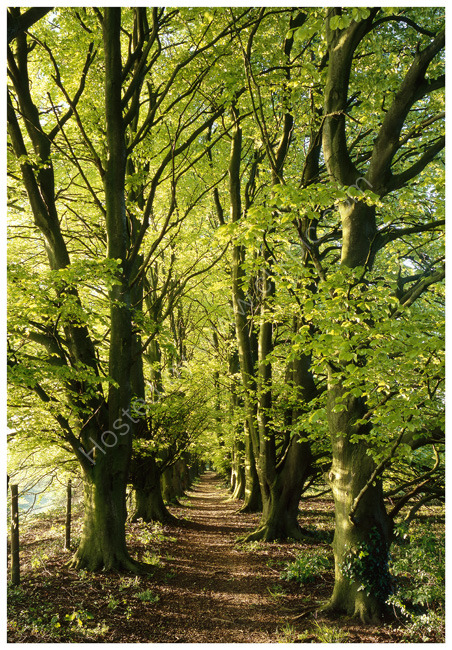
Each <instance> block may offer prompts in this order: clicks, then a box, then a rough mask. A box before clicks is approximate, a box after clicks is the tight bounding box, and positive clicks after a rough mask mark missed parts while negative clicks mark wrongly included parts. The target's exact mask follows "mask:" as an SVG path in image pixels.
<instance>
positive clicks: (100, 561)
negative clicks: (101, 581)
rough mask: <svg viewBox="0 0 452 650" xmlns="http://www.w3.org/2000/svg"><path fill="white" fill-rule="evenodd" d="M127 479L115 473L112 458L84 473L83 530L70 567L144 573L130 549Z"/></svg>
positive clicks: (119, 473)
mask: <svg viewBox="0 0 452 650" xmlns="http://www.w3.org/2000/svg"><path fill="white" fill-rule="evenodd" d="M111 451H113V450H107V453H109V452H111ZM126 478H127V477H126V473H124V471H122V470H121V469H119V470H117V471H116V472H115V471H113V469H112V463H111V462H109V461H108V456H106V457H105V460H104V459H102V460H100V459H99V460H98V461H97V462H96V464H95V465H94V467H93V468H92V470H91V471H88V472H86V471H85V472H84V473H83V490H84V504H83V506H84V511H83V513H84V514H83V530H82V537H81V540H80V544H79V547H78V549H77V551H76V552H75V555H74V557H73V558H72V560H71V561H70V562H69V566H70V567H72V568H75V569H88V570H89V571H98V570H100V569H103V570H106V571H109V570H119V571H132V572H134V573H139V572H141V570H142V567H140V565H139V564H138V563H137V562H135V561H134V560H132V558H131V557H130V556H129V554H128V551H127V548H126V537H125V521H126V514H127V512H126Z"/></svg>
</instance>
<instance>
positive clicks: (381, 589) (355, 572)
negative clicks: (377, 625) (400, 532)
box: [340, 526, 392, 601]
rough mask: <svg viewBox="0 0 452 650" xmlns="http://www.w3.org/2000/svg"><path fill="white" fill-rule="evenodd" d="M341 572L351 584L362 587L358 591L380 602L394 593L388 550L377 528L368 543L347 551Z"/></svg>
mask: <svg viewBox="0 0 452 650" xmlns="http://www.w3.org/2000/svg"><path fill="white" fill-rule="evenodd" d="M340 570H341V573H342V575H343V576H345V577H346V578H348V579H349V580H350V582H355V583H358V584H359V585H360V586H359V587H358V591H365V592H366V594H367V595H368V596H370V595H371V594H372V595H373V596H375V597H376V598H377V599H378V600H383V601H384V600H386V599H387V597H388V595H389V594H390V593H391V591H392V581H391V575H390V573H389V555H388V548H387V545H386V542H385V540H384V539H383V537H382V535H381V533H380V532H379V531H378V529H377V528H376V527H375V526H374V527H373V528H372V529H371V531H370V533H369V537H368V540H367V541H366V542H359V543H358V544H356V545H355V546H354V548H351V549H349V550H348V551H347V553H346V554H345V556H344V560H343V562H342V564H341V565H340Z"/></svg>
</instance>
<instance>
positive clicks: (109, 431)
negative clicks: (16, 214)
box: [8, 8, 247, 570]
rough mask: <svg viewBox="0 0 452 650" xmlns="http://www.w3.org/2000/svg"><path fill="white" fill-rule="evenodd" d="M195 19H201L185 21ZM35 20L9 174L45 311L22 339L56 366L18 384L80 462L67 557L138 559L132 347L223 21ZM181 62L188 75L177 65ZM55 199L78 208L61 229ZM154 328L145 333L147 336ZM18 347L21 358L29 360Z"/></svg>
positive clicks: (25, 45) (87, 15)
mask: <svg viewBox="0 0 452 650" xmlns="http://www.w3.org/2000/svg"><path fill="white" fill-rule="evenodd" d="M246 14H247V11H246V10H245V11H244V12H243V16H246ZM9 16H10V19H11V20H12V21H13V23H12V24H14V25H17V24H22V25H25V23H26V21H25V19H22V18H21V13H20V9H11V10H10V12H9ZM198 16H203V20H201V22H200V23H198V24H197V25H195V23H196V21H197V18H198ZM215 27H216V25H215ZM236 28H237V24H234V29H236ZM40 29H41V31H40ZM40 29H38V28H36V32H34V33H33V34H32V35H30V36H29V35H28V34H27V33H26V32H25V31H21V30H16V32H15V33H17V36H16V38H15V39H14V40H13V42H12V44H11V47H10V49H9V50H8V75H9V80H10V84H11V85H10V89H9V95H8V131H9V137H10V143H11V152H12V153H13V155H14V156H15V159H16V161H17V163H16V169H17V172H16V171H15V172H14V174H15V175H16V179H18V178H20V179H21V183H22V184H23V187H24V188H25V191H26V194H27V200H28V202H29V205H30V208H31V212H32V215H33V219H34V224H35V226H36V228H37V229H38V230H39V232H40V233H41V235H42V238H43V241H44V246H45V251H46V255H47V263H48V265H49V268H50V271H51V272H50V275H49V276H48V277H49V283H50V286H51V291H52V293H53V295H54V298H53V302H54V307H55V308H54V310H53V313H52V314H50V315H49V314H45V313H43V314H41V317H40V319H39V322H38V323H34V324H33V327H32V329H33V332H32V333H30V334H28V328H26V330H24V329H23V328H18V329H16V335H17V336H18V338H19V341H23V338H24V336H25V337H26V338H28V339H29V340H31V341H33V343H34V344H35V345H38V346H39V345H40V346H42V348H41V354H42V350H44V351H46V353H47V355H49V357H52V364H53V365H54V366H55V367H56V366H58V367H59V375H56V374H55V375H54V376H53V378H52V381H51V382H50V383H49V385H48V386H46V387H44V386H43V385H41V383H40V381H39V379H38V378H36V376H34V377H29V378H28V380H27V381H26V382H25V384H26V385H27V386H28V387H29V388H30V389H32V390H34V391H35V392H36V393H37V394H38V395H39V397H40V398H41V399H42V400H44V401H45V402H46V403H47V404H49V406H51V407H52V412H53V413H54V415H55V417H56V420H57V422H58V424H59V425H60V427H61V432H62V433H61V435H62V437H63V439H64V441H65V442H66V443H68V444H69V445H70V446H71V448H72V449H73V452H74V453H75V454H76V456H77V458H78V460H79V462H80V465H81V468H82V474H83V478H84V484H85V510H84V512H85V521H84V528H83V535H82V540H81V543H80V546H79V548H78V550H77V552H76V555H75V557H74V560H73V565H74V566H76V567H87V568H89V569H99V568H107V569H111V568H118V569H124V568H125V569H132V570H135V569H136V567H135V563H133V562H132V561H131V560H130V558H129V556H128V553H127V549H126V546H125V535H124V523H125V518H126V508H125V487H126V483H127V477H128V468H129V462H130V454H131V448H132V438H133V437H134V436H135V435H136V427H137V424H138V422H139V421H140V420H142V419H143V417H144V412H143V410H141V411H140V410H139V408H138V410H135V411H134V410H133V400H134V399H135V401H136V404H137V406H138V407H139V406H140V404H141V403H140V401H137V400H141V399H142V393H141V392H140V391H142V383H143V382H141V380H140V378H139V376H140V373H141V372H142V369H141V368H140V356H141V355H142V354H143V352H144V351H145V349H146V341H142V340H141V332H140V327H139V323H140V319H139V313H140V307H141V297H140V296H141V295H142V284H143V279H144V277H145V276H146V273H147V271H148V269H149V266H150V265H151V264H152V262H153V260H154V257H155V255H156V252H157V250H158V248H159V246H166V245H167V241H166V240H165V237H167V235H168V233H170V234H172V232H171V231H172V230H173V229H174V228H177V227H178V225H179V224H180V222H181V220H183V217H182V216H181V215H178V204H177V201H176V195H175V190H176V186H177V183H178V181H179V180H180V178H181V177H182V175H183V174H184V172H186V171H187V169H190V166H191V164H192V162H191V159H190V157H189V156H188V154H189V152H190V155H192V156H194V159H196V157H199V156H200V155H202V154H203V153H205V150H206V148H205V146H203V148H202V151H200V150H199V149H198V150H197V151H196V147H195V145H199V142H200V141H199V138H200V135H201V134H202V133H203V132H204V131H206V129H207V128H208V127H209V125H210V124H212V121H213V120H214V119H215V118H216V117H218V116H219V115H220V114H221V112H222V108H221V107H220V108H218V107H217V109H216V110H215V111H213V112H210V111H209V109H210V106H209V107H208V109H207V110H206V107H205V106H204V105H203V103H202V102H196V101H194V95H195V93H196V91H197V88H198V87H199V84H200V82H201V81H202V80H203V79H204V78H205V77H206V75H208V73H209V71H210V70H211V68H212V65H213V63H214V61H215V60H216V58H217V57H218V56H219V52H221V49H222V39H223V41H224V42H226V43H227V40H228V37H229V36H230V33H231V25H230V24H228V21H227V20H225V21H222V22H221V24H219V25H218V31H214V27H212V20H211V18H207V19H206V18H205V17H204V15H203V13H201V12H199V11H197V10H193V11H187V12H186V14H185V16H184V19H183V20H182V21H179V11H178V10H170V11H166V10H164V9H157V8H155V9H153V10H150V11H148V10H145V9H141V8H137V9H135V10H133V11H128V10H127V11H124V12H121V10H120V9H109V8H107V9H105V10H103V11H101V10H97V9H93V10H89V9H87V10H83V11H77V10H74V11H72V10H71V11H66V10H59V11H55V12H53V13H52V14H51V17H50V19H49V21H48V22H47V23H44V24H42V25H40ZM167 29H169V30H170V31H172V30H174V33H175V34H177V37H176V38H175V40H174V41H173V42H171V41H170V42H166V41H165V36H164V35H165V33H166V30H167ZM68 31H70V32H71V34H72V38H71V41H70V43H67V42H66V33H67V32H68ZM178 39H179V40H178ZM75 43H77V57H74V46H75ZM187 45H189V47H188V49H187ZM214 46H215V48H214ZM83 50H85V55H84V56H85V58H84V60H82V61H80V53H81V52H83ZM201 55H202V56H203V57H204V58H203V59H202V60H201ZM198 61H199V65H198V63H197V62H198ZM69 62H70V65H71V67H70V68H69V67H68V66H69ZM76 63H78V64H79V68H80V72H79V74H76V72H75V69H76V68H75V64H76ZM190 66H191V70H192V73H193V76H190V75H188V76H185V73H186V71H187V70H188V68H189V67H190ZM157 70H158V72H157ZM46 74H48V75H49V76H46ZM50 77H51V78H53V82H52V84H51V85H49V84H48V83H47V82H48V79H49V78H50ZM35 78H36V79H37V80H38V83H37V84H34V85H33V80H34V79H35ZM75 78H77V80H78V81H76V82H74V80H75ZM153 78H154V79H155V80H153ZM42 85H43V86H44V89H45V90H44V93H43V94H42V95H41V94H40V89H41V87H42ZM176 88H177V91H176ZM88 91H89V92H88ZM93 93H94V94H93ZM82 97H83V101H81V98H82ZM99 97H103V102H99ZM176 104H177V105H178V107H179V112H178V113H177V114H174V113H173V109H174V107H175V106H176ZM168 116H170V117H168ZM151 134H152V135H151ZM157 134H158V136H159V138H160V139H158V138H157ZM144 151H147V153H146V157H144ZM182 154H183V157H182ZM178 156H179V158H178ZM178 160H179V161H180V162H176V161H178ZM71 166H72V171H71V170H70V167H71ZM17 174H19V176H17ZM162 183H166V184H167V186H168V188H169V193H167V194H165V195H161V194H160V193H159V192H160V186H161V184H162ZM143 187H144V188H145V191H144V192H143V191H142V188H143ZM79 188H80V189H79ZM71 193H72V194H74V195H75V196H77V201H78V203H77V204H73V201H74V196H71ZM88 202H90V203H91V207H90V210H89V214H88V210H87V207H86V206H87V205H88ZM157 202H159V207H158V211H157V210H156V203H157ZM93 206H94V208H95V213H93V209H92V207H93ZM61 210H63V211H65V212H66V215H67V214H68V213H69V214H72V215H73V216H74V217H75V226H69V228H68V231H67V232H65V231H64V228H63V222H62V219H61V216H60V215H61ZM83 212H85V214H83ZM84 228H86V230H85V232H83V229H84ZM74 229H75V230H74ZM75 231H78V233H77V234H78V237H80V238H81V239H82V241H83V239H84V238H85V237H86V231H87V232H88V233H89V234H90V235H91V236H92V237H93V238H94V241H95V245H94V249H97V250H94V251H92V248H91V247H90V245H89V244H88V245H87V246H86V248H88V250H89V253H88V257H90V258H91V257H92V255H93V254H94V256H95V257H97V256H99V257H100V259H102V258H105V262H104V263H102V262H99V264H98V271H99V270H100V271H103V272H104V277H99V278H96V280H95V282H96V283H97V286H96V288H95V289H94V291H95V292H99V291H100V292H102V291H105V293H106V304H105V306H106V307H107V309H108V312H107V314H105V312H104V313H103V318H104V322H105V324H106V327H107V333H106V334H105V333H104V334H100V332H98V331H96V330H91V331H90V313H89V308H88V311H87V306H88V305H89V303H90V299H91V298H90V296H89V291H88V296H86V297H85V296H82V284H83V280H82V279H81V277H83V271H82V269H83V266H84V264H83V261H84V260H85V259H86V255H82V256H80V257H79V260H80V262H81V263H80V262H79V264H78V265H77V264H75V265H74V264H71V255H70V254H71V249H73V245H72V242H73V241H74V236H77V235H75ZM75 255H77V253H75ZM105 272H107V276H105ZM80 274H82V276H80ZM94 275H95V273H94ZM54 278H55V279H57V281H56V282H53V280H54ZM83 289H84V291H83V293H86V288H85V287H83ZM151 330H152V327H151ZM104 332H105V330H104ZM99 335H100V337H101V338H100V339H99ZM153 336H155V331H154V332H152V331H151V333H150V334H149V336H148V337H147V338H148V341H150V340H152V338H153ZM21 345H22V344H21V343H18V346H17V347H21ZM27 352H28V350H27V351H25V350H22V355H21V357H22V361H24V362H25V365H27V362H26V359H27ZM13 356H14V355H12V358H13ZM11 365H12V373H11V376H12V379H13V380H14V379H15V380H16V381H17V383H19V384H22V385H24V365H23V364H21V363H20V361H19V359H18V358H17V356H16V358H15V359H14V360H13V361H12V364H11ZM28 367H30V363H28ZM55 382H56V384H55ZM57 386H61V387H62V388H64V391H65V393H66V395H67V396H68V397H67V402H65V401H64V399H63V398H62V395H61V394H60V393H59V390H58V388H57Z"/></svg>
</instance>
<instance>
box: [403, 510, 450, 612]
mask: <svg viewBox="0 0 452 650" xmlns="http://www.w3.org/2000/svg"><path fill="white" fill-rule="evenodd" d="M390 566H391V573H392V574H393V575H394V577H395V584H396V594H397V598H398V599H399V601H402V602H403V603H405V604H406V605H407V606H408V607H413V606H422V607H423V608H428V609H437V608H439V609H441V608H443V607H444V603H445V596H446V594H445V568H446V567H445V536H444V531H443V532H441V530H438V529H436V527H435V528H433V529H432V525H431V524H427V523H424V522H422V521H418V522H415V523H414V524H413V530H412V532H411V534H410V536H409V542H408V543H401V544H395V545H394V547H393V552H392V558H391V565H390Z"/></svg>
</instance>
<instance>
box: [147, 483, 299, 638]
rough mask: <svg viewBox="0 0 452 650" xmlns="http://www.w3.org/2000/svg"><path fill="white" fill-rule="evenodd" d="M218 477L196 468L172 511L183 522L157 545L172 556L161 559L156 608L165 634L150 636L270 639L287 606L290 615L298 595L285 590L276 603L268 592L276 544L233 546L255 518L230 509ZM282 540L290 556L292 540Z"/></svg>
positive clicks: (284, 617) (274, 577)
mask: <svg viewBox="0 0 452 650" xmlns="http://www.w3.org/2000/svg"><path fill="white" fill-rule="evenodd" d="M218 481H219V478H218V476H217V475H216V474H214V473H213V472H211V473H206V474H204V475H203V477H202V478H201V482H200V483H199V484H198V485H197V486H196V488H194V489H193V490H192V491H190V492H188V493H187V496H188V500H189V503H188V505H187V506H185V507H184V508H182V509H180V510H179V509H173V512H174V513H175V514H177V515H179V516H181V515H182V516H188V518H189V519H190V520H189V521H186V522H185V523H184V525H183V526H182V527H178V528H177V529H175V530H174V532H175V535H176V540H177V541H175V542H172V543H170V544H168V545H166V544H165V546H166V547H168V550H169V553H170V555H171V557H172V559H171V560H166V561H165V565H166V567H167V568H170V569H171V571H172V572H174V573H175V578H174V580H171V585H168V587H170V588H169V589H168V593H167V594H165V592H163V593H162V598H161V605H160V607H159V608H158V609H159V615H160V616H159V618H160V622H163V621H165V628H166V630H167V631H169V630H171V631H172V633H173V634H172V638H171V639H170V638H168V639H166V638H165V639H163V638H160V639H157V637H155V638H153V640H155V641H157V640H160V641H166V640H168V641H170V640H171V641H179V642H192V643H207V642H209V643H239V642H240V643H260V642H271V641H274V640H275V633H276V630H277V628H278V626H279V627H281V626H282V625H284V623H285V621H287V617H288V605H289V604H290V610H292V612H293V614H295V613H296V611H297V601H298V604H299V603H300V600H301V597H300V596H298V597H297V596H296V595H292V596H290V595H289V594H287V595H286V597H285V598H284V605H283V604H282V603H280V602H278V601H280V600H281V596H278V595H272V594H271V593H270V591H272V592H274V591H275V588H276V589H277V586H276V583H277V578H278V575H279V570H278V569H275V568H273V567H272V566H269V564H271V563H275V560H276V556H279V555H281V551H280V548H277V547H276V545H274V546H273V548H271V547H272V545H263V544H262V545H255V546H256V547H257V548H255V549H254V550H253V552H250V550H249V547H248V548H247V547H246V546H245V547H244V548H241V547H240V546H237V545H235V544H234V542H235V540H236V539H237V537H238V536H240V535H242V534H244V533H246V532H247V531H249V530H251V529H252V528H253V527H254V525H255V524H256V523H257V519H258V518H257V517H256V516H255V515H243V514H237V507H238V503H237V501H231V500H230V495H229V493H228V492H227V490H226V489H222V488H220V487H218ZM279 546H281V545H279ZM284 546H285V547H286V553H285V555H286V557H290V555H291V551H292V546H291V545H289V544H288V545H284ZM266 547H267V548H266ZM268 547H270V548H268ZM289 601H290V603H289ZM159 604H160V603H159ZM156 613H157V612H156ZM156 624H157V626H158V622H157V621H156Z"/></svg>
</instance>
